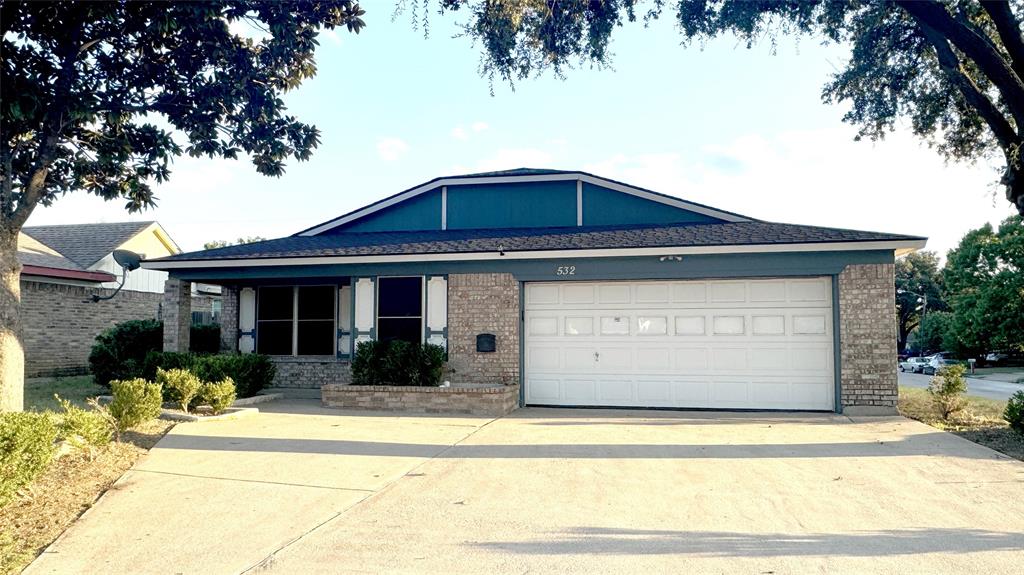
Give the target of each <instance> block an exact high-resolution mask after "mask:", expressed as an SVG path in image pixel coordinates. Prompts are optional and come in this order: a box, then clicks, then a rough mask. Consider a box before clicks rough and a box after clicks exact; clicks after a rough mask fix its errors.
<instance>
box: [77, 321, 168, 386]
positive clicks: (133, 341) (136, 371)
mask: <svg viewBox="0 0 1024 575" xmlns="http://www.w3.org/2000/svg"><path fill="white" fill-rule="evenodd" d="M163 344H164V324H163V322H161V321H157V320H155V319H142V320H131V321H125V322H121V323H119V324H117V325H115V326H113V327H111V328H109V329H107V330H106V331H104V332H103V333H101V334H99V335H98V336H96V343H95V344H93V346H92V351H91V352H90V353H89V369H90V370H91V371H92V375H93V379H95V381H96V383H98V384H99V385H103V386H107V387H109V386H110V382H111V381H113V380H115V379H121V380H127V379H134V378H136V377H139V376H141V375H142V368H143V363H144V361H145V359H146V354H147V353H149V352H150V351H153V350H159V349H161V348H162V347H163Z"/></svg>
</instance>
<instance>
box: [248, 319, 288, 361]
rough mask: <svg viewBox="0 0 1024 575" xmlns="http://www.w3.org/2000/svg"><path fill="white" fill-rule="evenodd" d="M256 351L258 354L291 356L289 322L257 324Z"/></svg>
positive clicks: (263, 322) (262, 322)
mask: <svg viewBox="0 0 1024 575" xmlns="http://www.w3.org/2000/svg"><path fill="white" fill-rule="evenodd" d="M256 351H257V352H258V353H265V354H267V355H291V354H292V322H291V320H289V321H260V322H257V323H256Z"/></svg>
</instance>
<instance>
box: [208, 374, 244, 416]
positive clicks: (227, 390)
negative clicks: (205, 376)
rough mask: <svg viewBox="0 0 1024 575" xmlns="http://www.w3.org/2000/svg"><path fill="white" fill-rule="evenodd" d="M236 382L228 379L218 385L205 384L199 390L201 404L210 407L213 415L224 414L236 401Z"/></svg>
mask: <svg viewBox="0 0 1024 575" xmlns="http://www.w3.org/2000/svg"><path fill="white" fill-rule="evenodd" d="M235 396H236V393H235V382H234V381H231V378H230V377H226V378H224V379H222V380H221V381H218V382H217V383H212V382H211V383H204V384H203V385H202V387H200V388H199V403H200V404H202V405H209V406H210V408H211V409H213V413H214V414H217V413H223V412H224V410H225V409H227V408H229V407H231V404H232V403H234V401H235Z"/></svg>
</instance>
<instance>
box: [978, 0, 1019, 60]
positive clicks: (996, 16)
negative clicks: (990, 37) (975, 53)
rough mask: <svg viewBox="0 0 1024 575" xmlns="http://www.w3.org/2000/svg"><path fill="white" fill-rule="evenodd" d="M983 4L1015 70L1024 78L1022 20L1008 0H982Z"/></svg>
mask: <svg viewBox="0 0 1024 575" xmlns="http://www.w3.org/2000/svg"><path fill="white" fill-rule="evenodd" d="M981 6H982V8H984V9H985V12H987V13H988V16H989V18H991V19H992V23H993V24H995V26H996V31H998V32H999V39H1000V40H1002V41H1003V46H1004V47H1005V48H1006V51H1007V53H1009V54H1010V60H1011V62H1012V64H1013V70H1014V72H1016V73H1017V76H1018V77H1020V78H1022V79H1024V37H1022V36H1021V33H1020V21H1019V20H1017V17H1016V16H1014V14H1013V10H1011V9H1010V3H1009V2H1007V1H1006V0H981Z"/></svg>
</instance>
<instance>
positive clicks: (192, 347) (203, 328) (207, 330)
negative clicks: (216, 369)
mask: <svg viewBox="0 0 1024 575" xmlns="http://www.w3.org/2000/svg"><path fill="white" fill-rule="evenodd" d="M188 350H189V351H191V352H193V353H217V352H219V351H220V325H219V324H216V323H210V324H202V325H201V324H192V327H191V328H189V336H188Z"/></svg>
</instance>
